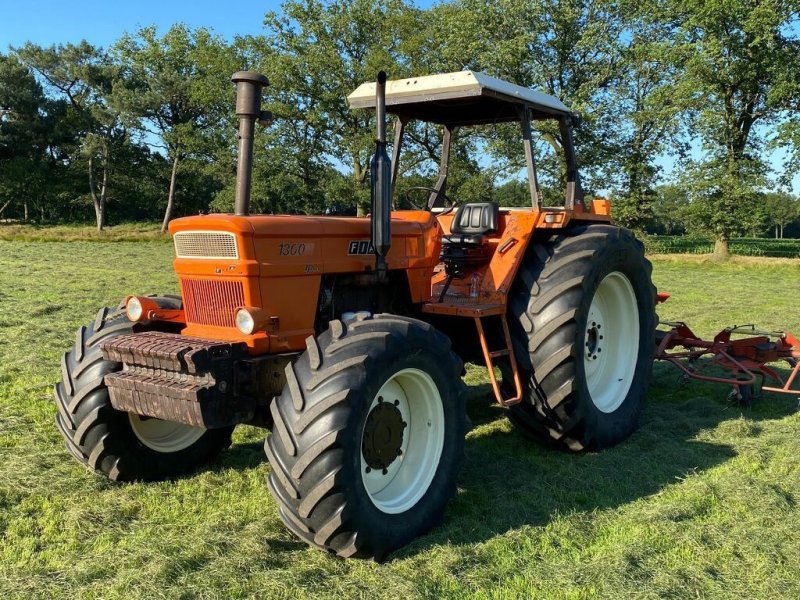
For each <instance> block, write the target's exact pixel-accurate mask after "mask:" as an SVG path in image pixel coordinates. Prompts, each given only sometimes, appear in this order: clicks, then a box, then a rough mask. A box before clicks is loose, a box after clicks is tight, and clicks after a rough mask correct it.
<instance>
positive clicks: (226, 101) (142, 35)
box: [112, 24, 241, 231]
mask: <svg viewBox="0 0 800 600" xmlns="http://www.w3.org/2000/svg"><path fill="white" fill-rule="evenodd" d="M112 52H113V54H114V56H115V57H116V59H117V60H118V61H119V62H120V63H121V64H122V65H123V77H124V78H125V93H124V94H123V93H120V94H118V100H117V101H118V102H119V105H120V106H121V107H123V110H124V111H125V112H127V113H129V114H130V115H132V116H133V117H135V123H136V126H137V127H138V128H139V129H140V130H141V131H142V133H143V134H144V136H145V139H146V140H149V141H148V143H150V144H153V145H157V146H159V147H160V148H162V149H163V150H164V151H165V152H166V155H167V158H168V160H169V161H170V163H171V171H170V178H169V190H168V192H167V205H166V209H165V211H164V219H163V222H162V226H161V230H162V231H166V229H167V225H168V224H169V221H170V219H171V218H172V214H173V211H174V208H175V198H176V190H177V185H178V171H179V167H180V165H181V163H182V161H184V160H185V159H186V158H189V157H195V158H199V159H201V160H202V159H205V160H209V158H210V157H212V156H213V155H214V153H215V152H216V151H217V150H218V148H219V146H220V145H224V144H225V143H226V142H225V140H226V138H230V135H228V136H226V135H225V133H226V124H228V123H229V120H230V119H231V117H232V113H233V89H234V88H233V86H232V85H231V81H230V76H231V74H232V73H233V72H234V71H237V70H239V68H240V64H241V63H240V61H239V60H238V59H237V56H236V51H235V49H234V47H232V46H231V45H228V44H226V43H225V42H224V41H223V40H222V39H221V38H220V37H218V36H215V35H213V34H212V33H211V32H210V31H209V30H207V29H203V28H199V29H195V30H190V29H189V28H187V27H186V26H185V25H182V24H177V25H173V26H172V27H171V28H170V29H169V30H168V31H167V32H166V33H165V34H164V35H163V36H161V37H159V36H158V33H157V30H156V28H155V27H145V28H143V29H140V30H139V31H138V32H136V34H135V35H128V34H126V35H124V36H123V37H122V39H120V41H119V42H117V44H115V46H114V48H113V50H112ZM152 137H156V138H157V140H158V142H153V141H152Z"/></svg>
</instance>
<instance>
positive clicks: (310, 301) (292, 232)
mask: <svg viewBox="0 0 800 600" xmlns="http://www.w3.org/2000/svg"><path fill="white" fill-rule="evenodd" d="M196 231H197V232H203V231H205V232H208V231H229V232H233V233H235V234H236V236H237V240H238V246H239V253H238V258H227V259H217V258H199V257H197V256H192V257H191V258H176V259H175V262H174V266H175V272H176V273H177V274H178V276H179V278H180V280H181V288H182V291H183V292H184V295H185V296H184V302H185V303H187V304H196V305H198V308H196V309H195V310H194V312H192V311H190V310H187V316H188V315H189V314H190V313H191V314H194V315H201V316H202V317H203V318H202V319H201V320H202V322H198V321H197V319H195V320H194V321H192V320H191V319H190V320H189V322H187V327H186V329H185V330H184V332H183V333H184V334H186V335H192V336H198V337H207V338H212V339H225V340H231V341H233V340H239V341H245V342H247V343H248V346H249V347H250V348H251V351H252V352H254V353H262V352H287V351H292V350H300V349H302V348H304V347H305V338H306V337H308V336H309V335H313V334H314V324H315V320H316V317H317V305H318V299H319V296H320V282H321V279H322V277H323V276H326V275H335V274H343V273H353V274H362V275H364V274H369V273H372V272H373V270H374V265H375V257H374V254H373V253H372V251H371V247H370V243H369V240H370V221H369V219H366V218H343V217H310V216H284V215H281V216H266V215H263V216H262V215H259V216H249V217H236V216H232V215H208V216H199V217H188V218H184V219H178V220H176V221H173V222H172V223H171V224H170V232H172V233H173V234H179V233H181V232H183V233H187V232H196ZM440 247H441V229H440V227H439V224H438V221H437V220H436V218H435V217H434V216H433V215H431V213H429V212H427V211H397V212H395V213H393V214H392V247H391V250H390V251H389V255H388V257H387V259H388V260H387V262H388V266H389V270H390V271H397V270H401V271H403V272H404V273H405V275H406V277H407V279H408V288H409V291H410V296H411V301H412V302H416V303H422V302H425V301H427V300H429V299H430V294H431V278H432V276H433V270H434V267H435V266H436V263H437V262H438V257H439V251H440ZM238 286H241V288H242V290H241V295H238V294H239V291H238ZM201 292H202V294H201V297H195V296H196V295H197V294H199V293H201ZM187 293H188V295H189V297H186V294H187ZM240 299H241V300H242V301H243V302H244V304H242V306H254V307H258V308H262V309H263V310H264V311H265V312H266V313H267V314H268V315H269V316H270V317H273V316H274V317H275V319H274V320H273V327H272V329H271V330H270V331H268V332H266V333H263V332H262V333H261V334H256V335H254V336H243V335H242V334H241V333H240V332H239V331H238V330H237V329H236V328H235V327H232V326H231V319H232V315H233V313H234V312H235V309H236V308H238V306H234V305H233V304H237V303H238V302H239V300H240ZM354 308H357V307H354Z"/></svg>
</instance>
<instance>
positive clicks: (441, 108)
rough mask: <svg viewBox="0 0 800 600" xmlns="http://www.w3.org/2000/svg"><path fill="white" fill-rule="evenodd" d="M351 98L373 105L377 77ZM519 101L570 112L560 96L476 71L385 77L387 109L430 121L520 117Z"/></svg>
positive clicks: (554, 112) (536, 112)
mask: <svg viewBox="0 0 800 600" xmlns="http://www.w3.org/2000/svg"><path fill="white" fill-rule="evenodd" d="M347 101H348V103H349V104H350V107H351V108H374V107H375V82H369V83H363V84H361V85H360V86H359V87H358V89H356V90H355V91H354V92H353V93H352V94H350V95H349V96H348V97H347ZM519 105H527V106H528V107H529V108H530V109H531V112H532V113H533V116H534V117H536V116H539V117H540V118H541V117H547V116H558V115H570V114H571V113H570V110H569V108H567V107H566V106H565V105H564V104H563V103H562V102H561V101H560V100H559V99H558V98H554V97H553V96H548V95H547V94H543V93H541V92H537V91H536V90H532V89H529V88H525V87H522V86H520V85H516V84H513V83H509V82H507V81H503V80H502V79H497V78H496V77H490V76H489V75H486V74H485V73H480V72H476V71H458V72H455V73H441V74H439V75H426V76H424V77H411V78H409V79H395V80H389V81H387V82H386V107H387V111H388V112H391V113H395V114H404V115H407V116H409V117H412V118H420V119H423V120H428V121H434V122H441V123H446V122H447V123H449V122H453V124H479V123H488V122H497V121H509V120H516V118H517V116H516V114H517V113H516V108H515V106H519ZM436 107H438V109H437V108H436ZM454 109H455V110H454Z"/></svg>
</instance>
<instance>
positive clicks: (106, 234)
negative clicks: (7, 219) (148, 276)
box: [0, 222, 171, 242]
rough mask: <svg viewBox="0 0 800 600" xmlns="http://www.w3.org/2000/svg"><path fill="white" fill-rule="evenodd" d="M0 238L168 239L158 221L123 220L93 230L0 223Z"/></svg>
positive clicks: (77, 226) (90, 227) (84, 226)
mask: <svg viewBox="0 0 800 600" xmlns="http://www.w3.org/2000/svg"><path fill="white" fill-rule="evenodd" d="M0 240H5V241H19V242H76V241H82V242H153V241H162V242H168V241H170V240H171V238H170V236H169V234H166V233H161V223H147V222H143V223H123V224H121V225H111V226H109V227H106V228H105V229H103V231H97V228H96V227H95V226H94V225H88V224H80V223H72V224H64V225H32V224H30V223H3V222H0Z"/></svg>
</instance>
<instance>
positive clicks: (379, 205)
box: [369, 71, 392, 275]
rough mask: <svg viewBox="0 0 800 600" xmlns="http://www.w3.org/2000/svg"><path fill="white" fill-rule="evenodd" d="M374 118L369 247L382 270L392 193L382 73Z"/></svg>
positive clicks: (388, 243)
mask: <svg viewBox="0 0 800 600" xmlns="http://www.w3.org/2000/svg"><path fill="white" fill-rule="evenodd" d="M375 119H376V121H377V136H376V138H375V154H374V155H373V156H372V162H371V163H370V169H369V172H370V180H371V183H372V189H371V199H370V200H371V204H372V220H371V223H370V226H371V228H372V247H373V249H374V251H375V270H376V271H377V272H378V274H379V275H383V274H385V273H386V255H387V254H388V253H389V248H390V247H391V245H392V234H391V219H392V193H391V185H392V181H391V163H390V162H389V155H388V154H387V153H386V73H385V72H384V71H381V72H380V73H378V81H377V85H376V86H375Z"/></svg>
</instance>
